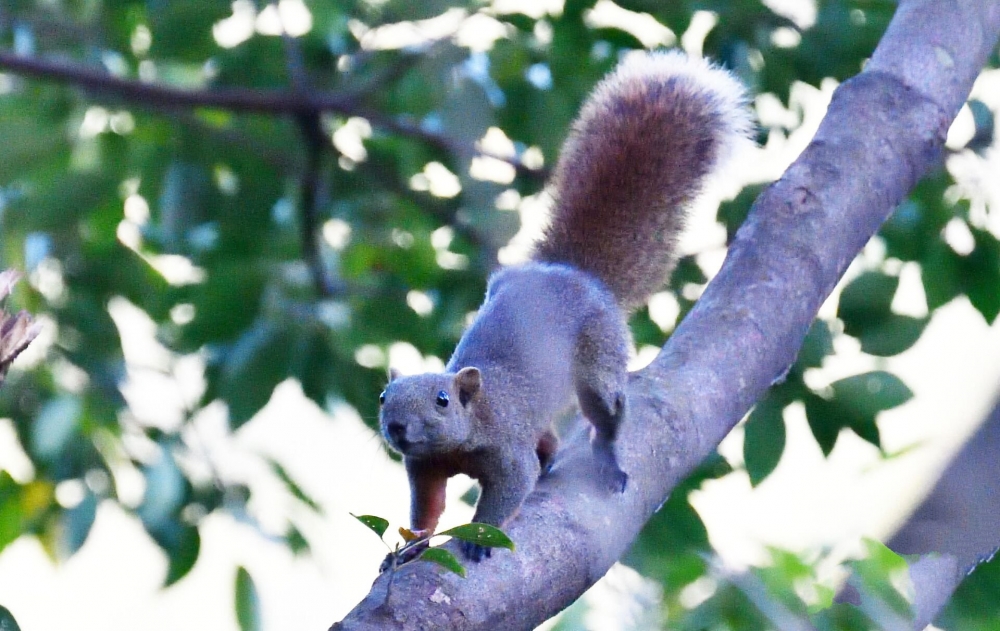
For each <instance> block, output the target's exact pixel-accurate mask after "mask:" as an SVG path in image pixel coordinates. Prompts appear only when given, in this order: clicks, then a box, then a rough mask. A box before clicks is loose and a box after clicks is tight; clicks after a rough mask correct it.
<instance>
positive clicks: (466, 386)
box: [455, 366, 483, 405]
mask: <svg viewBox="0 0 1000 631" xmlns="http://www.w3.org/2000/svg"><path fill="white" fill-rule="evenodd" d="M482 384H483V376H482V373H480V372H479V369H478V368H475V367H473V366H469V367H467V368H463V369H462V370H459V371H458V374H456V375H455V387H456V388H457V389H458V400H459V402H460V403H461V404H462V405H467V404H468V403H469V400H470V399H472V397H474V396H475V395H476V393H477V392H479V387H480V386H481V385H482Z"/></svg>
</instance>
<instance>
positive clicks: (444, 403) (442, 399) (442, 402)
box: [434, 390, 450, 408]
mask: <svg viewBox="0 0 1000 631" xmlns="http://www.w3.org/2000/svg"><path fill="white" fill-rule="evenodd" d="M449 400H450V399H449V398H448V393H447V392H445V391H444V390H442V391H440V392H438V396H437V400H435V401H434V402H435V403H437V405H438V407H439V408H446V407H448V401H449Z"/></svg>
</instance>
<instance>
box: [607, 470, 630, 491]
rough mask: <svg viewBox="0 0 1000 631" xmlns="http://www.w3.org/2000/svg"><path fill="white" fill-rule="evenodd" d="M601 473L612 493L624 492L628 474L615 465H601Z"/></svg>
mask: <svg viewBox="0 0 1000 631" xmlns="http://www.w3.org/2000/svg"><path fill="white" fill-rule="evenodd" d="M601 469H602V471H601V475H602V476H603V478H604V479H605V480H607V484H608V490H609V491H611V492H612V493H624V492H625V487H627V486H628V474H627V473H625V472H624V471H622V470H621V469H619V468H618V467H617V466H611V467H601Z"/></svg>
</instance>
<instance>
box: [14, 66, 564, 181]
mask: <svg viewBox="0 0 1000 631" xmlns="http://www.w3.org/2000/svg"><path fill="white" fill-rule="evenodd" d="M0 69H5V70H7V71H9V72H13V73H15V74H19V75H22V76H27V77H35V78H38V79H45V80H49V81H57V82H61V83H69V84H71V85H74V86H76V87H79V88H81V89H83V90H85V91H87V92H89V93H91V94H93V95H95V96H96V97H105V98H109V97H110V98H114V99H120V100H124V101H128V102H130V103H133V104H135V105H138V106H141V107H149V108H154V109H163V108H179V107H183V108H192V107H210V108H218V109H224V110H229V111H232V112H244V113H257V114H272V115H303V114H306V115H308V114H317V113H320V112H333V113H336V114H341V115H343V116H359V117H361V118H364V119H366V120H368V121H369V122H370V123H371V124H372V125H374V126H375V127H378V128H380V129H383V130H385V131H387V132H390V133H393V134H399V135H400V136H406V137H409V138H414V139H416V140H420V141H422V142H426V143H428V144H430V145H432V146H434V147H437V148H438V149H440V150H442V151H446V152H449V153H454V154H457V155H463V156H466V155H475V154H479V155H488V156H489V157H492V158H496V159H497V160H501V161H503V162H506V163H508V164H510V165H512V166H513V167H514V168H515V169H516V170H517V173H518V174H519V175H523V176H528V177H532V178H541V177H545V175H546V171H545V170H544V169H532V168H529V167H527V166H525V165H524V164H523V163H522V162H521V161H520V160H518V159H516V158H508V157H504V156H496V155H492V154H487V153H484V152H482V151H479V150H477V149H476V147H474V146H473V145H471V144H470V143H467V142H464V141H462V140H459V139H457V138H451V137H449V136H447V135H444V134H439V133H435V132H432V131H428V130H426V129H424V128H423V127H421V126H420V125H419V124H416V123H414V122H411V121H407V120H402V119H399V118H395V117H393V116H388V115H386V114H383V113H382V112H379V111H378V110H375V109H373V108H371V107H368V106H365V105H363V104H362V103H360V102H359V101H358V100H357V98H356V95H341V94H336V93H331V92H311V91H310V92H299V91H294V90H293V91H286V90H255V89H248V88H210V89H203V90H191V89H184V88H176V87H171V86H166V85H160V84H153V83H143V82H141V81H135V80H131V79H124V78H121V77H116V76H114V75H111V74H108V73H107V72H104V71H102V70H95V69H92V68H88V67H85V66H81V65H79V64H75V63H69V62H59V61H51V60H45V59H38V58H35V57H22V56H19V55H15V54H14V53H11V52H4V51H0Z"/></svg>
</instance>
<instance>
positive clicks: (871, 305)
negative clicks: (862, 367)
mask: <svg viewBox="0 0 1000 631" xmlns="http://www.w3.org/2000/svg"><path fill="white" fill-rule="evenodd" d="M898 287H899V278H898V277H896V276H889V275H887V274H883V273H882V272H865V273H864V274H862V275H860V276H858V277H857V278H855V279H854V280H853V281H851V283H850V284H848V285H847V287H845V288H844V291H843V292H842V293H841V295H840V304H839V306H838V308H837V317H839V318H840V319H841V320H843V322H844V332H845V333H847V334H848V335H851V336H854V337H856V338H858V339H859V340H860V341H861V350H863V351H865V352H866V353H870V354H872V355H878V356H881V357H888V356H890V355H896V354H898V353H902V352H903V351H905V350H906V349H908V348H910V347H911V346H913V344H914V342H916V341H917V339H919V338H920V335H921V333H923V331H924V327H925V326H927V322H928V321H929V320H928V318H912V317H909V316H903V315H898V314H895V313H892V310H891V305H892V299H893V296H894V295H895V294H896V289H897V288H898Z"/></svg>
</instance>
